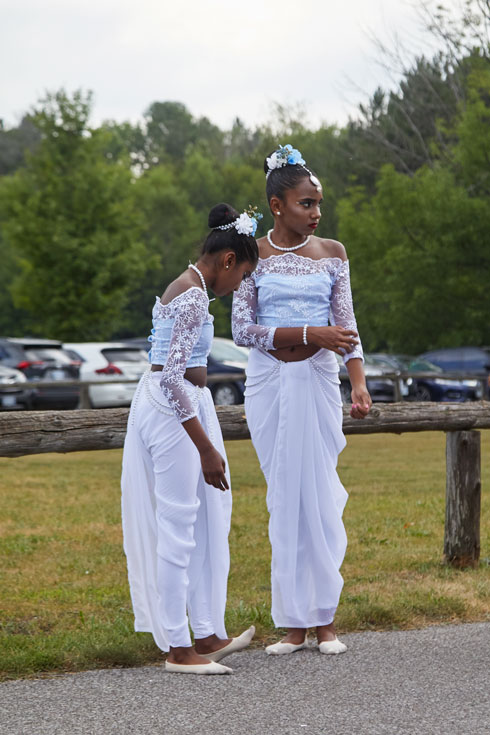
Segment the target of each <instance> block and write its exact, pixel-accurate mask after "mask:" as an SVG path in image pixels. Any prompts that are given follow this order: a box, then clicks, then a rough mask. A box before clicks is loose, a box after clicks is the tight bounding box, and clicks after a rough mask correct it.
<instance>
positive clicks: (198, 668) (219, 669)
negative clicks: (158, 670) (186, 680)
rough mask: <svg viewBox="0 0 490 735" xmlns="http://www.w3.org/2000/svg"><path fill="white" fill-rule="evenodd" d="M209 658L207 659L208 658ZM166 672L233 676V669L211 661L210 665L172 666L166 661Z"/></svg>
mask: <svg viewBox="0 0 490 735" xmlns="http://www.w3.org/2000/svg"><path fill="white" fill-rule="evenodd" d="M206 658H207V657H206ZM165 671H168V672H169V673H171V674H232V673H233V669H230V667H229V666H223V664H217V663H215V662H214V661H211V663H209V664H195V665H193V666H192V665H188V664H172V663H170V662H169V661H165Z"/></svg>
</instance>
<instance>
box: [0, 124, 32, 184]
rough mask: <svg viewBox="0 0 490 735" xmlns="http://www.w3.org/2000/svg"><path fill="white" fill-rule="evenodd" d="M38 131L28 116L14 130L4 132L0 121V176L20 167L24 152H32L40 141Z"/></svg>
mask: <svg viewBox="0 0 490 735" xmlns="http://www.w3.org/2000/svg"><path fill="white" fill-rule="evenodd" d="M40 137H41V136H40V135H39V130H38V129H37V128H36V126H35V125H34V123H33V122H32V120H31V119H30V118H29V116H28V115H25V116H24V117H23V118H22V121H21V123H20V125H18V127H16V128H11V129H10V130H6V129H5V128H4V125H3V123H2V121H1V120H0V176H5V174H10V173H12V172H13V171H15V170H16V169H18V168H19V166H22V164H23V163H24V159H25V152H26V151H29V150H30V151H33V150H34V149H35V148H36V146H37V144H38V143H39V140H40Z"/></svg>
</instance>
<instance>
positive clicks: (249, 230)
mask: <svg viewBox="0 0 490 735" xmlns="http://www.w3.org/2000/svg"><path fill="white" fill-rule="evenodd" d="M261 219H262V214H261V213H260V212H257V207H252V205H251V204H250V205H249V207H248V209H246V210H245V211H244V212H242V213H241V215H239V217H237V218H236V219H235V220H233V222H230V223H229V224H227V225H219V226H218V227H215V228H214V229H215V230H231V229H232V227H234V228H235V229H236V231H237V232H238V234H239V235H251V236H252V237H254V235H255V233H256V232H257V224H258V222H259V220H261Z"/></svg>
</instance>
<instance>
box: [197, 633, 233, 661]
mask: <svg viewBox="0 0 490 735" xmlns="http://www.w3.org/2000/svg"><path fill="white" fill-rule="evenodd" d="M231 641H232V639H231V638H218V636H217V635H214V633H213V635H208V636H207V637H206V638H196V639H195V641H194V648H195V649H196V653H199V654H200V655H201V656H205V655H206V654H207V653H215V652H216V651H219V650H220V649H221V648H224V647H225V646H227V645H228V644H230V643H231Z"/></svg>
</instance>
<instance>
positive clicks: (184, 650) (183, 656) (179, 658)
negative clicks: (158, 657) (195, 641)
mask: <svg viewBox="0 0 490 735" xmlns="http://www.w3.org/2000/svg"><path fill="white" fill-rule="evenodd" d="M167 662H168V663H169V664H181V665H183V666H200V665H202V664H209V663H210V659H209V658H206V657H205V656H200V655H199V654H198V653H197V651H196V650H195V649H194V648H193V647H192V646H177V647H176V648H172V646H170V651H169V654H168V656H167Z"/></svg>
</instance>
